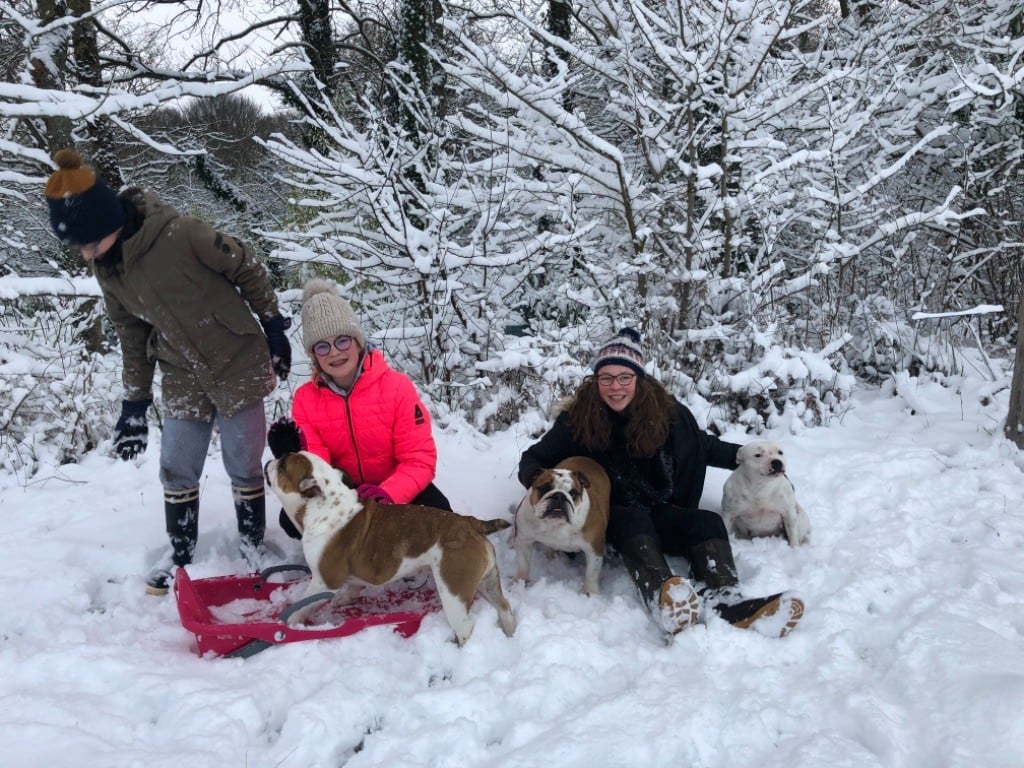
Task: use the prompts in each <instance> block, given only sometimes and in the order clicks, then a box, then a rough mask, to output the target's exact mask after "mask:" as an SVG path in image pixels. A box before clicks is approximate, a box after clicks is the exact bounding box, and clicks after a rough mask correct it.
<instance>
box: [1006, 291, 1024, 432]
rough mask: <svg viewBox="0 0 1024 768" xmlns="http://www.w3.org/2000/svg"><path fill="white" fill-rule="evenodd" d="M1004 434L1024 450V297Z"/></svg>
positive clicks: (1018, 317)
mask: <svg viewBox="0 0 1024 768" xmlns="http://www.w3.org/2000/svg"><path fill="white" fill-rule="evenodd" d="M1003 434H1005V435H1006V437H1007V438H1009V439H1010V440H1011V441H1012V442H1013V443H1014V444H1015V445H1016V446H1017V447H1018V448H1021V449H1024V295H1022V296H1021V301H1020V304H1019V305H1018V307H1017V356H1016V359H1015V361H1014V364H1013V383H1012V384H1011V385H1010V411H1009V413H1008V414H1007V416H1006V426H1005V427H1003Z"/></svg>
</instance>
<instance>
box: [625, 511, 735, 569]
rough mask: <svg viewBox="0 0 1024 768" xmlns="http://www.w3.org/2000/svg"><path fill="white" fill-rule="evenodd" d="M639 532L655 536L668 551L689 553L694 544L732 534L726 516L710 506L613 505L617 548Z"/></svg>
mask: <svg viewBox="0 0 1024 768" xmlns="http://www.w3.org/2000/svg"><path fill="white" fill-rule="evenodd" d="M636 536H654V537H655V538H656V539H658V541H659V542H660V543H661V548H662V551H664V553H665V554H666V555H672V556H675V557H685V556H686V555H687V553H688V551H689V550H690V548H691V547H694V546H696V545H698V544H703V543H704V542H706V541H712V540H715V539H725V540H726V541H728V539H729V534H728V532H727V531H726V529H725V523H724V522H723V520H722V516H721V515H719V514H718V513H717V512H710V511H709V510H706V509H684V508H683V507H677V506H675V505H673V504H658V505H656V506H655V507H654V509H653V510H647V509H641V508H637V507H621V506H613V507H612V508H611V514H610V516H609V520H608V534H607V540H608V543H609V544H611V545H612V546H613V547H614V548H615V549H621V548H622V544H623V543H624V542H626V541H628V540H629V539H632V538H634V537H636Z"/></svg>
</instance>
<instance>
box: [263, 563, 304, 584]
mask: <svg viewBox="0 0 1024 768" xmlns="http://www.w3.org/2000/svg"><path fill="white" fill-rule="evenodd" d="M288 571H302V572H303V573H307V574H308V573H311V571H310V570H309V566H308V565H300V564H299V563H282V564H281V565H272V566H270V567H269V568H264V569H263V570H262V571H260V578H261V579H263V580H264V581H266V580H267V579H268V578H270V577H271V576H273V575H274V574H275V573H286V572H288Z"/></svg>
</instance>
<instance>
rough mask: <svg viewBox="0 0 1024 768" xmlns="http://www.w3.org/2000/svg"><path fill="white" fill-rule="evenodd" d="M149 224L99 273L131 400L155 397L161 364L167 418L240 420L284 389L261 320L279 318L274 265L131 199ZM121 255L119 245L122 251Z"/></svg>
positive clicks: (152, 201)
mask: <svg viewBox="0 0 1024 768" xmlns="http://www.w3.org/2000/svg"><path fill="white" fill-rule="evenodd" d="M121 197H122V200H124V201H125V202H127V203H130V204H132V205H134V206H135V208H136V209H137V210H138V212H139V215H140V216H141V217H142V220H141V222H140V226H139V229H138V231H137V232H135V233H134V234H131V235H130V237H128V239H127V240H124V241H123V243H122V244H121V248H122V254H123V258H122V259H120V260H116V259H114V260H113V263H112V264H106V263H95V262H94V264H93V267H94V273H95V275H96V278H97V280H98V281H99V284H100V288H101V289H102V290H103V297H104V299H105V300H106V305H107V313H108V315H109V316H110V319H111V321H112V322H113V324H114V328H115V329H116V331H117V335H118V337H119V338H120V340H121V353H122V356H123V362H124V371H123V381H124V397H125V399H126V400H145V399H148V398H150V397H152V386H153V374H154V370H155V366H156V364H157V363H159V365H160V372H161V375H162V379H161V392H162V394H163V405H164V412H165V413H166V415H167V416H169V417H171V418H177V419H196V420H202V421H209V420H210V419H211V418H212V417H213V410H214V409H215V408H216V410H217V412H218V413H220V414H221V415H222V416H232V415H233V414H235V413H237V412H238V411H239V410H241V409H242V408H243V407H244V406H246V405H249V404H250V403H253V402H255V401H257V400H261V399H262V398H263V397H265V396H266V395H267V394H269V393H270V392H271V391H272V390H273V388H274V386H275V384H276V380H275V376H274V371H273V367H272V365H271V362H270V353H269V351H268V349H267V341H266V337H265V336H264V334H263V330H262V328H261V327H260V323H259V322H257V319H256V317H254V316H253V313H255V314H256V316H258V317H259V319H260V320H261V321H266V320H269V319H270V318H272V317H273V316H274V315H276V314H278V306H277V297H276V296H275V294H274V291H273V288H272V287H271V285H270V278H269V275H268V274H267V271H266V269H265V268H264V266H263V265H262V264H261V263H260V262H259V261H258V260H257V259H256V258H255V257H254V256H253V254H252V253H250V252H249V249H248V248H246V247H245V246H244V245H242V244H241V243H240V242H238V241H237V240H235V239H234V238H231V237H228V236H227V235H223V234H221V233H220V232H216V231H215V230H214V229H212V228H211V227H210V226H208V225H206V224H204V223H203V222H201V221H199V220H198V219H194V218H192V217H189V216H182V215H181V214H179V213H178V212H177V211H176V210H175V209H174V208H172V207H170V206H169V205H165V204H164V203H162V202H161V201H160V200H159V199H158V198H156V197H155V196H153V195H150V194H147V193H143V192H142V191H141V190H139V189H129V190H126V191H125V192H124V193H122V195H121ZM115 247H116V246H115Z"/></svg>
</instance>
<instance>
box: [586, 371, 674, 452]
mask: <svg viewBox="0 0 1024 768" xmlns="http://www.w3.org/2000/svg"><path fill="white" fill-rule="evenodd" d="M568 414H569V427H570V429H571V430H572V434H573V437H574V438H575V439H576V440H577V441H579V442H580V443H581V444H582V445H583V446H585V447H586V448H587V450H589V451H592V452H594V453H603V452H604V451H607V450H608V449H610V448H611V447H612V414H613V411H612V410H611V409H610V408H609V407H608V406H607V405H605V404H604V401H603V400H602V399H601V394H600V392H598V387H597V380H596V379H595V378H594V376H587V377H586V378H585V379H583V383H582V384H580V388H579V389H578V390H576V395H575V396H574V397H573V399H572V402H571V403H569V407H568ZM674 414H675V407H674V402H673V400H672V395H670V394H669V393H668V390H667V389H665V387H664V385H663V384H662V383H661V382H660V381H657V380H656V379H652V378H651V377H650V376H639V377H637V380H636V395H635V396H634V397H633V401H632V402H631V403H630V404H629V407H628V408H627V409H626V416H627V422H626V443H627V445H626V450H627V453H628V454H629V455H630V456H636V457H643V458H650V457H651V456H653V455H654V454H655V453H657V451H658V448H660V447H661V446H662V445H663V444H664V442H665V441H666V440H667V439H668V436H669V432H670V430H671V429H672V419H673V417H674Z"/></svg>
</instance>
